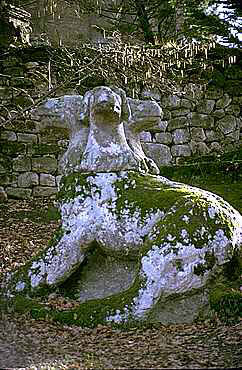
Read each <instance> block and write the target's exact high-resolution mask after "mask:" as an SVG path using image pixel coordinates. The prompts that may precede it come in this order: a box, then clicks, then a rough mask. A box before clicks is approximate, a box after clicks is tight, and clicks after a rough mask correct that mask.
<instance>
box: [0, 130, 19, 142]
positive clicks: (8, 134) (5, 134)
mask: <svg viewBox="0 0 242 370" xmlns="http://www.w3.org/2000/svg"><path fill="white" fill-rule="evenodd" d="M1 139H2V140H7V141H16V140H17V135H16V134H15V132H13V131H8V130H4V131H2V133H1Z"/></svg>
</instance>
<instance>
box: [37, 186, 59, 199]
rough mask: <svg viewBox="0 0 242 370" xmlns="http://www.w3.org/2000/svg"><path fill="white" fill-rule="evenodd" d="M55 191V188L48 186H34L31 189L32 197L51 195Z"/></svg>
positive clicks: (53, 194) (54, 193)
mask: <svg viewBox="0 0 242 370" xmlns="http://www.w3.org/2000/svg"><path fill="white" fill-rule="evenodd" d="M56 193H57V188H54V187H48V186H35V187H34V189H33V196H34V197H53V196H55V195H56Z"/></svg>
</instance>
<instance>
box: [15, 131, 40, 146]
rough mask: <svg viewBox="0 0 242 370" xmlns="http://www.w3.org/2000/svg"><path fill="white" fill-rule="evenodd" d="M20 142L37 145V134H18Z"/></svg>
mask: <svg viewBox="0 0 242 370" xmlns="http://www.w3.org/2000/svg"><path fill="white" fill-rule="evenodd" d="M17 137H18V141H19V142H21V143H34V144H37V141H38V137H37V135H35V134H26V133H18V134H17Z"/></svg>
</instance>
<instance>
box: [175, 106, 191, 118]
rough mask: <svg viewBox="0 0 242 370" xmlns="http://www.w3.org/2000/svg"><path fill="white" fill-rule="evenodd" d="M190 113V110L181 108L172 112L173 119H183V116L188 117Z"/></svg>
mask: <svg viewBox="0 0 242 370" xmlns="http://www.w3.org/2000/svg"><path fill="white" fill-rule="evenodd" d="M188 113H190V109H188V108H179V109H174V110H172V111H171V116H172V118H173V117H174V118H175V117H181V116H187V115H188Z"/></svg>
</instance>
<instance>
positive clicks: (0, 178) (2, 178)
mask: <svg viewBox="0 0 242 370" xmlns="http://www.w3.org/2000/svg"><path fill="white" fill-rule="evenodd" d="M0 185H3V186H6V185H11V186H14V185H16V186H17V176H16V175H15V174H13V173H9V172H7V173H3V174H1V175H0Z"/></svg>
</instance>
